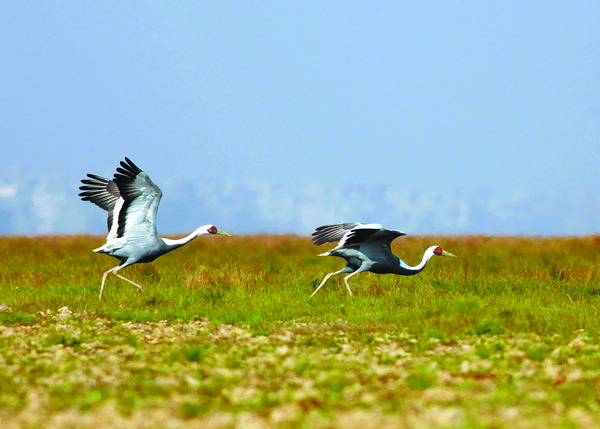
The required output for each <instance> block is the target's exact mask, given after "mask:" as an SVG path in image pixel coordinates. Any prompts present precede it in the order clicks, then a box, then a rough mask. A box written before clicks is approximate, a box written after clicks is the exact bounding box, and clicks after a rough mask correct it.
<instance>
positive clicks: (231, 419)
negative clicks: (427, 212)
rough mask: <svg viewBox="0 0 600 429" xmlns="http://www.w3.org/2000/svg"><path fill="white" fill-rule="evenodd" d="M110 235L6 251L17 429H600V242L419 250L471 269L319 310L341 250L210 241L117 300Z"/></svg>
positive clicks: (482, 243) (370, 288) (413, 259)
mask: <svg viewBox="0 0 600 429" xmlns="http://www.w3.org/2000/svg"><path fill="white" fill-rule="evenodd" d="M102 241H103V240H102V238H100V237H92V236H77V237H36V238H24V237H14V238H6V237H4V238H0V255H2V256H1V257H2V259H1V261H0V421H2V422H3V427H44V428H47V427H116V426H121V427H123V426H127V427H166V426H170V427H198V426H204V427H306V428H309V427H310V428H312V427H362V428H369V427H377V428H380V427H402V426H407V427H457V426H458V427H510V426H516V427H549V426H553V427H556V426H559V427H600V345H599V342H598V339H599V334H600V284H599V276H600V273H599V272H598V268H599V267H600V264H599V262H600V256H599V252H598V250H600V238H599V237H582V238H561V239H557V238H548V239H541V238H511V237H403V238H401V239H399V240H397V241H396V242H395V249H394V250H395V251H396V253H397V254H399V255H400V256H401V257H402V258H403V259H404V260H405V261H406V262H407V263H409V264H416V263H417V262H419V261H420V259H421V255H422V252H423V251H424V249H425V248H426V247H428V246H429V245H432V244H439V245H441V246H442V247H443V248H444V249H447V250H449V251H450V252H452V253H455V254H456V255H458V256H459V259H451V258H437V257H436V258H433V259H432V260H431V261H430V264H429V266H428V267H427V268H426V270H425V271H424V272H423V273H421V274H420V275H418V276H415V277H398V276H391V275H387V276H377V275H374V274H360V275H357V276H355V277H353V278H352V279H351V281H350V282H351V286H352V289H353V291H354V293H355V296H354V297H349V296H348V295H347V292H346V290H345V287H344V286H343V283H341V278H340V279H338V280H332V281H331V283H330V284H327V285H326V286H324V288H323V289H322V290H321V291H319V293H318V294H317V295H316V296H315V297H314V298H312V299H308V296H309V295H310V293H311V292H312V290H314V288H315V287H316V286H317V285H318V284H319V283H320V281H321V279H322V277H323V276H324V275H325V274H326V273H327V272H330V271H334V270H336V269H339V268H340V267H341V266H343V261H342V260H340V259H337V258H331V257H330V258H318V257H316V254H317V253H320V252H322V251H324V250H323V249H324V248H325V246H323V247H322V248H315V247H314V246H312V245H311V244H310V240H308V239H306V238H300V237H294V236H268V237H259V236H247V237H203V238H199V239H198V240H196V241H194V242H193V243H192V244H190V245H188V246H186V247H184V248H182V249H179V250H177V251H175V252H174V253H172V254H169V255H166V256H164V257H162V258H160V259H159V260H157V261H155V262H154V263H152V264H146V265H140V266H134V267H130V268H127V269H125V270H123V272H122V273H123V274H124V275H125V276H127V277H129V278H131V279H132V280H134V281H136V282H139V283H141V284H142V285H144V288H145V292H144V293H143V294H141V293H139V292H137V290H136V288H135V287H133V286H132V285H130V284H128V283H127V282H124V281H122V280H119V279H116V278H115V277H113V276H111V277H109V278H108V280H107V286H106V287H105V294H104V298H103V300H102V301H99V300H98V292H99V286H100V279H101V274H102V272H103V271H106V270H107V269H108V268H110V267H111V266H114V265H116V260H113V259H112V258H110V257H107V256H104V255H96V254H93V253H92V252H91V249H92V248H95V247H98V246H99V245H100V244H101V243H102ZM2 304H5V306H4V307H2ZM6 307H8V309H7V308H6ZM2 308H4V310H2Z"/></svg>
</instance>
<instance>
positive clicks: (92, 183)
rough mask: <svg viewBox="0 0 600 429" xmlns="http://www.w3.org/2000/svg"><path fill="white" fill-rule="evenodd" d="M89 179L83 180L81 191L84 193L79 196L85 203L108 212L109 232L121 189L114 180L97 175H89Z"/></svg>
mask: <svg viewBox="0 0 600 429" xmlns="http://www.w3.org/2000/svg"><path fill="white" fill-rule="evenodd" d="M87 176H88V177H89V179H83V180H81V183H83V186H80V187H79V189H80V190H82V191H84V192H81V193H80V194H79V196H80V197H81V199H82V200H83V201H91V202H92V203H94V204H96V205H97V206H98V207H100V208H101V209H104V210H106V211H108V230H109V231H110V229H111V227H112V223H113V211H114V208H115V204H116V203H117V200H118V199H119V197H120V196H121V194H120V193H119V188H118V187H117V185H116V184H115V182H113V181H112V180H109V179H106V178H104V177H101V176H97V175H95V174H88V175H87Z"/></svg>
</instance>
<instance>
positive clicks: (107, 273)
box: [99, 265, 144, 299]
mask: <svg viewBox="0 0 600 429" xmlns="http://www.w3.org/2000/svg"><path fill="white" fill-rule="evenodd" d="M126 266H127V265H117V266H116V267H114V268H111V269H110V270H108V271H106V272H105V273H104V274H103V275H102V286H100V298H99V299H102V291H103V290H104V282H105V281H106V276H108V275H109V274H110V273H113V274H114V275H115V276H117V277H119V278H120V279H123V280H126V281H128V282H129V283H131V284H132V285H134V286H135V287H137V288H138V289H139V290H140V292H144V289H142V287H141V286H140V285H139V284H137V283H136V282H134V281H132V280H129V279H128V278H125V277H123V276H122V275H120V274H117V271H119V270H120V269H121V268H125V267H126Z"/></svg>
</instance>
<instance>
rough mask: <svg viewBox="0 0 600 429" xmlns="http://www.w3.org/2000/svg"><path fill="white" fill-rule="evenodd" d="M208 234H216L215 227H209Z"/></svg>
mask: <svg viewBox="0 0 600 429" xmlns="http://www.w3.org/2000/svg"><path fill="white" fill-rule="evenodd" d="M208 232H209V233H210V234H216V233H217V228H216V227H215V226H211V227H210V228H208Z"/></svg>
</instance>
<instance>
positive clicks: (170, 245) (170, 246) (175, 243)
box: [162, 226, 206, 252]
mask: <svg viewBox="0 0 600 429" xmlns="http://www.w3.org/2000/svg"><path fill="white" fill-rule="evenodd" d="M205 233H206V228H205V227H203V226H201V227H200V228H197V229H196V230H194V232H192V233H191V234H190V235H187V236H185V237H183V238H180V239H177V240H171V239H169V238H163V239H162V240H163V241H164V243H165V246H166V248H167V252H170V251H171V250H175V249H177V248H178V247H181V246H183V245H185V244H188V243H189V242H190V241H192V240H193V239H194V238H196V237H198V236H199V235H202V234H205Z"/></svg>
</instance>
